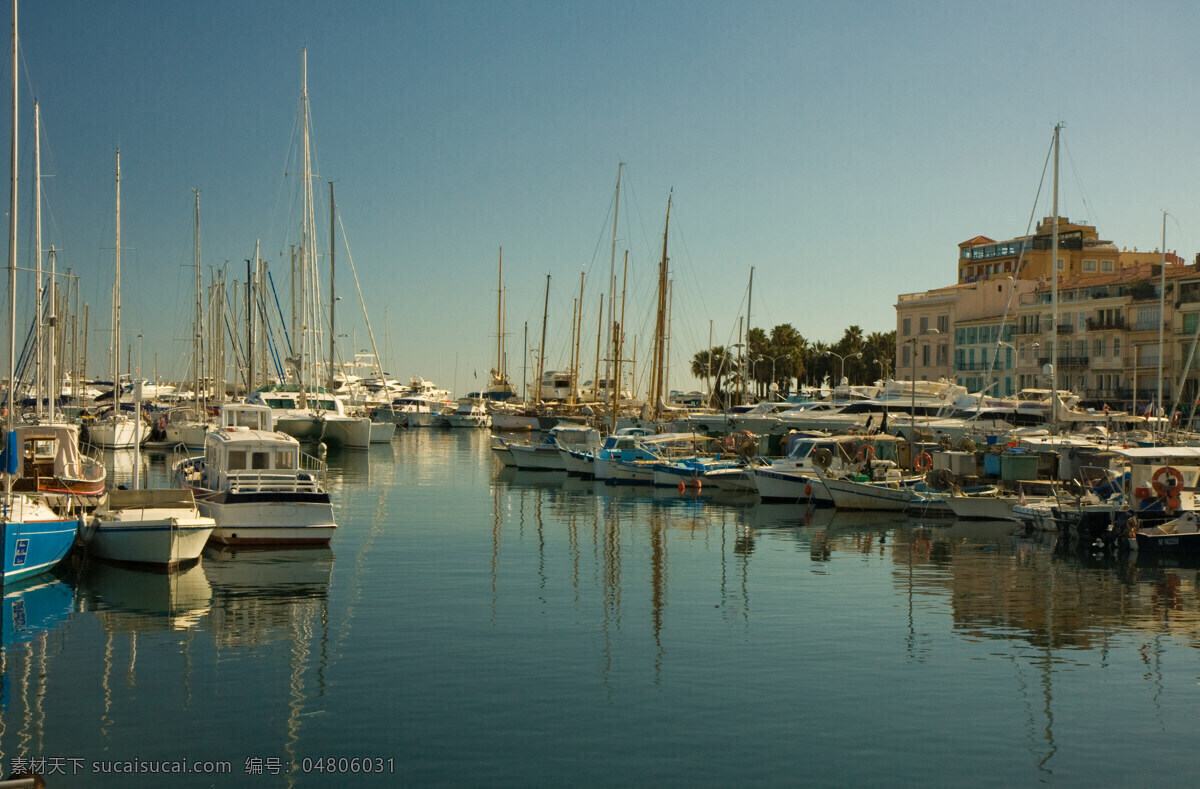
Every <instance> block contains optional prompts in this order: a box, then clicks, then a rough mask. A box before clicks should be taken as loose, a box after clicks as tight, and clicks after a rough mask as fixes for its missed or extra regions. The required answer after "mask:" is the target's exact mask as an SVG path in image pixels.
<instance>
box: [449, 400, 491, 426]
mask: <svg viewBox="0 0 1200 789" xmlns="http://www.w3.org/2000/svg"><path fill="white" fill-rule="evenodd" d="M443 416H444V417H445V419H446V424H447V425H449V426H450V427H468V428H479V427H488V426H490V425H491V424H492V417H491V414H489V413H488V410H487V406H486V405H484V403H483V400H480V399H477V398H471V399H464V400H462V401H460V402H459V404H458V408H455V409H454V410H453V411H451V412H450V413H448V414H443Z"/></svg>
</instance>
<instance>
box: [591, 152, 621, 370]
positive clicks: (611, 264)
mask: <svg viewBox="0 0 1200 789" xmlns="http://www.w3.org/2000/svg"><path fill="white" fill-rule="evenodd" d="M624 167H625V162H617V188H616V193H615V195H614V197H613V232H612V251H611V252H610V253H609V256H608V309H609V311H610V312H611V311H612V309H613V305H614V304H616V303H617V301H616V299H617V272H616V267H617V217H619V216H620V213H621V170H622V168H624ZM612 325H613V322H612V321H611V320H610V321H609V322H608V327H609V328H608V337H607V338H605V340H604V347H605V348H606V349H608V350H609V351H610V352H611V349H612V347H613V335H612ZM597 364H599V362H598V361H597ZM604 376H605V378H611V376H612V359H611V358H609V359H608V360H607V361H605V363H604ZM596 388H597V389H598V388H599V386H597V387H596Z"/></svg>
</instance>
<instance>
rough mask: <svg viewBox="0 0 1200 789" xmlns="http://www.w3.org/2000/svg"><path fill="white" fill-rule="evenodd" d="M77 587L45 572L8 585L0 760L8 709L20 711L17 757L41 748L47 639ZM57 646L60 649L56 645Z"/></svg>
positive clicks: (1, 644)
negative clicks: (74, 587)
mask: <svg viewBox="0 0 1200 789" xmlns="http://www.w3.org/2000/svg"><path fill="white" fill-rule="evenodd" d="M74 604H75V590H74V589H73V588H72V587H71V586H70V585H68V584H66V583H64V582H63V581H61V580H59V579H58V578H57V577H55V576H54V575H51V574H49V573H44V574H42V575H39V576H35V577H33V578H29V579H26V580H25V581H22V582H21V583H18V584H13V585H11V586H7V587H5V588H4V619H3V622H0V673H2V676H0V765H3V764H5V763H6V759H7V757H8V755H7V753H6V751H7V746H8V744H9V737H8V734H9V731H8V727H9V725H10V723H11V719H10V715H9V710H10V709H17V710H21V711H22V714H21V717H20V723H19V725H18V726H17V727H16V730H15V732H14V734H15V744H14V745H13V754H12V755H13V756H26V755H29V754H33V753H42V752H43V749H44V737H45V720H46V715H45V700H46V694H47V691H48V687H49V677H50V674H51V668H52V667H51V664H50V660H49V654H50V653H49V650H48V640H49V636H50V634H51V633H53V632H55V631H56V630H57V629H58V628H60V627H62V626H63V625H64V624H65V623H66V622H67V620H68V619H69V618H70V616H71V612H72V609H73V608H74ZM56 651H57V650H56Z"/></svg>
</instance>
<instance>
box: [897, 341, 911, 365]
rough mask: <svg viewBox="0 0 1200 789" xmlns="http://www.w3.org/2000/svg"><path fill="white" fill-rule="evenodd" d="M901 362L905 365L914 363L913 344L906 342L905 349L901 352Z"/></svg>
mask: <svg viewBox="0 0 1200 789" xmlns="http://www.w3.org/2000/svg"><path fill="white" fill-rule="evenodd" d="M900 363H901V364H903V365H911V364H912V344H911V343H907V342H906V343H904V351H903V352H902V353H901V354H900Z"/></svg>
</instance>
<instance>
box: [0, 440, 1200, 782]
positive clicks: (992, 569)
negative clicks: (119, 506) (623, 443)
mask: <svg viewBox="0 0 1200 789" xmlns="http://www.w3.org/2000/svg"><path fill="white" fill-rule="evenodd" d="M487 438H488V437H487V435H486V433H484V432H449V431H437V430H429V431H410V432H406V433H402V434H400V435H398V436H397V437H396V439H395V440H394V441H393V443H392V444H391V445H390V446H379V447H374V448H372V449H371V451H370V452H369V453H358V454H344V455H340V456H331V457H330V458H329V460H330V472H331V474H330V488H331V490H332V493H333V497H334V502H335V510H336V514H337V519H338V523H339V524H340V526H341V528H340V529H339V530H338V533H337V534H336V536H335V537H334V541H333V544H332V546H331V547H330V548H328V549H321V550H278V551H228V550H224V551H209V552H207V553H206V554H205V556H204V558H203V560H202V561H201V563H200V564H199V565H198V566H196V567H192V568H190V569H187V570H185V571H183V572H179V573H175V574H173V575H169V576H168V575H162V574H155V573H146V572H139V571H135V570H130V569H126V568H121V567H115V566H112V565H107V564H103V563H101V562H98V561H95V560H78V561H76V562H75V563H73V564H72V565H71V566H70V567H69V568H67V569H66V570H65V571H64V572H62V573H60V574H59V575H58V576H43V577H42V578H39V579H36V580H35V581H34V582H31V583H29V584H26V585H23V586H20V587H17V588H9V589H7V590H6V591H5V601H4V602H5V605H4V620H3V627H4V630H3V647H4V648H3V663H2V666H0V667H2V669H3V678H2V679H3V686H2V687H0V692H2V694H3V699H2V702H3V707H2V710H0V759H2V761H3V766H4V770H5V772H7V770H8V769H10V768H11V766H12V764H13V763H14V760H17V759H38V760H45V761H44V762H41V763H40V764H41V766H42V769H43V772H45V773H52V774H53V777H52V778H51V779H50V780H51V784H50V785H51V786H88V787H91V786H122V787H128V786H163V785H170V786H293V785H294V786H330V785H378V786H392V785H460V786H462V785H488V786H528V785H531V784H537V785H605V786H610V785H676V786H678V785H687V786H695V785H713V786H730V785H747V784H759V785H764V784H767V785H783V784H787V785H796V784H803V785H811V786H847V785H876V786H878V785H909V784H913V785H915V784H928V783H934V784H937V785H967V784H970V785H994V786H1012V785H1029V784H1033V783H1045V784H1057V785H1066V786H1074V785H1096V784H1102V785H1135V784H1136V785H1141V784H1144V783H1145V782H1146V781H1147V780H1148V777H1149V776H1153V778H1154V780H1155V782H1156V783H1158V784H1165V785H1184V784H1187V785H1191V784H1192V783H1193V782H1194V777H1195V770H1196V767H1197V766H1198V762H1200V757H1198V756H1197V755H1196V749H1195V748H1193V747H1191V746H1190V745H1188V744H1187V743H1188V742H1189V741H1190V735H1192V734H1194V733H1195V731H1196V712H1195V711H1196V709H1197V703H1198V701H1200V649H1198V647H1200V599H1198V597H1197V581H1198V578H1200V568H1197V567H1160V566H1157V565H1155V564H1149V563H1145V562H1142V563H1138V562H1132V563H1131V562H1128V561H1124V560H1122V561H1118V560H1114V559H1105V558H1103V557H1091V556H1088V555H1087V554H1086V553H1080V552H1076V551H1074V550H1071V549H1070V547H1069V546H1062V545H1055V544H1054V543H1053V542H1052V541H1044V540H1037V539H1031V538H1027V537H1024V536H1014V535H1013V533H1012V528H1010V527H1009V526H1006V525H1003V524H980V525H968V524H950V523H945V522H933V521H928V522H911V521H907V520H904V519H896V518H890V517H888V516H879V515H874V516H867V517H862V516H857V515H853V516H849V517H848V516H847V515H845V514H835V513H833V512H832V511H825V510H818V511H816V512H813V513H808V512H806V511H805V510H804V509H801V508H797V507H793V506H788V505H763V504H759V503H756V502H754V501H753V500H750V499H741V500H738V499H728V500H723V499H720V498H716V497H712V496H708V495H705V496H703V497H697V496H696V495H693V494H687V495H682V494H678V493H676V492H675V491H674V490H665V491H664V490H651V489H646V488H614V487H606V486H604V485H602V484H595V483H592V482H584V481H581V480H575V479H568V478H566V477H565V476H564V475H562V474H555V473H535V472H520V473H513V472H512V471H511V470H500V468H499V465H498V464H497V463H496V462H495V461H494V460H493V459H492V457H491V455H490V450H489V449H488V442H487ZM110 459H111V460H112V461H113V470H114V474H115V475H116V476H117V477H118V479H127V478H128V475H129V474H130V472H131V470H132V462H133V461H132V455H131V454H130V455H124V454H120V453H118V454H117V455H113V456H110ZM144 462H145V469H146V471H148V472H149V473H150V475H151V477H152V478H154V479H164V478H165V474H166V472H165V469H166V458H165V457H163V456H150V457H149V458H147V459H144ZM351 759H359V760H365V761H358V762H352V761H350V760H351ZM160 761H162V762H167V763H168V764H166V765H159V764H158V762H160ZM181 762H186V763H187V765H188V767H189V769H218V770H221V769H224V770H226V771H227V772H226V773H225V774H223V775H213V774H188V775H173V776H171V777H170V778H164V776H162V775H161V774H148V773H147V772H145V771H147V770H150V769H152V768H155V767H157V769H164V770H165V769H179V765H180V763H181ZM196 762H201V763H203V762H213V763H216V764H211V765H203V764H201V765H200V766H198V767H197V766H196V765H195V764H194V763H196ZM131 763H132V764H131ZM221 763H227V765H228V766H227V767H223V766H222V765H221ZM368 767H369V768H370V769H371V770H372V771H373V772H371V773H367V772H364V770H366V769H367V768H368ZM322 768H324V769H323V770H322ZM117 769H134V770H141V771H142V772H141V773H138V774H127V773H124V774H119V773H116V772H114V771H115V770H117Z"/></svg>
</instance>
